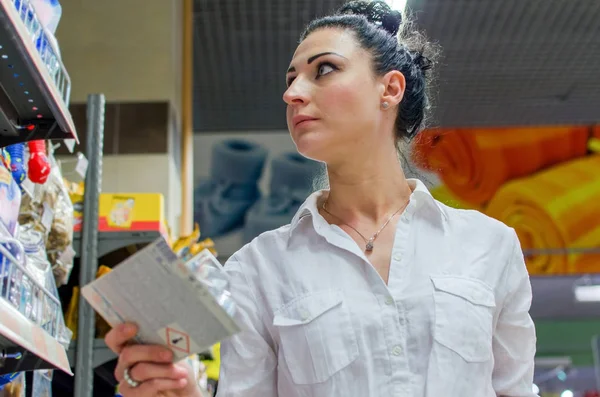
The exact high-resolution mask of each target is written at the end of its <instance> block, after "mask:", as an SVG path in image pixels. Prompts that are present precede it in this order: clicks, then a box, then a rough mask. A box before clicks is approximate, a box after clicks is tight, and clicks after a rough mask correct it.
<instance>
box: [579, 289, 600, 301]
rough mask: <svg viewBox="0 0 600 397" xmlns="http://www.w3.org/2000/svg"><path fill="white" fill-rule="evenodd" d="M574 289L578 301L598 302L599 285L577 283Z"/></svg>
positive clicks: (599, 299)
mask: <svg viewBox="0 0 600 397" xmlns="http://www.w3.org/2000/svg"><path fill="white" fill-rule="evenodd" d="M574 290H575V299H576V300H577V301H578V302H600V285H577V286H575V288H574Z"/></svg>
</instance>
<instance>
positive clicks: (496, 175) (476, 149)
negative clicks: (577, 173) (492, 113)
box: [411, 126, 591, 205]
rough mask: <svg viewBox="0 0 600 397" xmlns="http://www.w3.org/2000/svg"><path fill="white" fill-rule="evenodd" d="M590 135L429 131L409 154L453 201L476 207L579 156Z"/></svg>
mask: <svg viewBox="0 0 600 397" xmlns="http://www.w3.org/2000/svg"><path fill="white" fill-rule="evenodd" d="M590 134H591V128H590V127H588V126H583V127H578V126H569V127H516V128H485V129H484V128H480V129H479V128H472V129H431V130H426V131H423V132H422V133H421V134H419V136H417V138H416V139H415V142H414V143H413V146H412V153H411V154H412V159H413V161H414V162H415V163H416V164H417V166H419V167H421V168H424V169H427V170H430V171H432V172H435V173H437V174H438V175H439V176H440V178H441V179H442V181H443V182H444V184H445V185H446V186H447V187H448V189H450V191H451V192H452V193H453V194H454V195H455V196H456V197H457V198H459V199H461V200H463V201H466V202H468V203H471V204H472V205H481V204H485V203H486V202H488V201H489V200H490V199H491V198H492V197H493V196H494V194H495V193H496V191H497V190H498V189H499V188H500V186H502V185H503V184H504V183H506V182H508V181H510V180H512V179H515V178H520V177H524V176H527V175H530V174H531V173H534V172H537V171H540V170H542V169H545V168H547V167H550V166H553V165H555V164H559V163H561V162H564V161H569V160H572V159H575V158H578V157H582V156H585V155H586V154H587V152H588V140H589V138H590Z"/></svg>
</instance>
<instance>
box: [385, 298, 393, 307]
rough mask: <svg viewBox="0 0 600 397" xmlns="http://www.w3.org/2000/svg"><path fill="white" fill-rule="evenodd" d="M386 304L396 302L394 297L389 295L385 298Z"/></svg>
mask: <svg viewBox="0 0 600 397" xmlns="http://www.w3.org/2000/svg"><path fill="white" fill-rule="evenodd" d="M385 304H386V305H388V306H390V305H393V304H394V298H392V297H391V296H388V297H387V298H385Z"/></svg>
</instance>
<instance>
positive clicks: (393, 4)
mask: <svg viewBox="0 0 600 397" xmlns="http://www.w3.org/2000/svg"><path fill="white" fill-rule="evenodd" d="M385 2H386V3H387V4H388V5H389V6H390V8H391V9H393V10H398V11H404V9H405V8H406V2H407V0H385Z"/></svg>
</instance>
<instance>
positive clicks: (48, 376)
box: [31, 370, 52, 397]
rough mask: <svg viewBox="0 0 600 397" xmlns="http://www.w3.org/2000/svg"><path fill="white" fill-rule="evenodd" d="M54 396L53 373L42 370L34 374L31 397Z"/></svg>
mask: <svg viewBox="0 0 600 397" xmlns="http://www.w3.org/2000/svg"><path fill="white" fill-rule="evenodd" d="M51 396H52V371H51V370H50V371H46V370H40V371H34V372H33V382H32V384H31V397H51Z"/></svg>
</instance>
